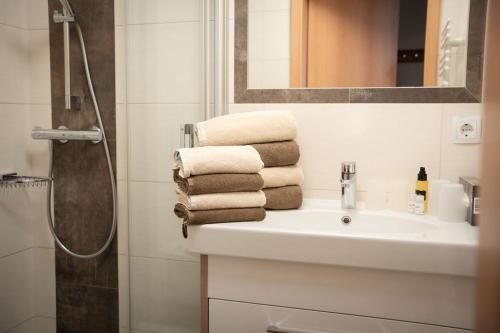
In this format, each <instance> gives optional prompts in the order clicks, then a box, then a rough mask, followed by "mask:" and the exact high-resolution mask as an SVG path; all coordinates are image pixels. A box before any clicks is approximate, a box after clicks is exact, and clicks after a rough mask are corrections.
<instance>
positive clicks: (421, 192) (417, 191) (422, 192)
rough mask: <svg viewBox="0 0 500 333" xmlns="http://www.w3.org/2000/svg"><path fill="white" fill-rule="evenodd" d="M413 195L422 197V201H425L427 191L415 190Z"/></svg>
mask: <svg viewBox="0 0 500 333" xmlns="http://www.w3.org/2000/svg"><path fill="white" fill-rule="evenodd" d="M415 194H416V195H423V196H424V200H427V191H420V190H416V191H415Z"/></svg>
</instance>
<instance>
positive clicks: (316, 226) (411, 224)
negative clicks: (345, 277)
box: [270, 210, 438, 235]
mask: <svg viewBox="0 0 500 333" xmlns="http://www.w3.org/2000/svg"><path fill="white" fill-rule="evenodd" d="M270 216H271V218H270V220H271V223H272V225H273V226H275V227H276V228H277V229H278V228H284V229H289V231H301V232H311V233H325V234H350V235H363V234H401V233H403V234H406V233H425V232H429V231H433V230H437V229H438V227H437V226H436V225H432V224H431V223H428V222H425V221H419V220H418V219H416V218H412V217H409V216H408V217H406V216H390V215H389V216H388V215H382V214H374V213H369V212H361V213H358V212H354V213H352V212H342V211H317V210H316V211H315V210H301V211H297V212H271V213H270ZM344 220H345V221H346V222H347V223H345V222H344Z"/></svg>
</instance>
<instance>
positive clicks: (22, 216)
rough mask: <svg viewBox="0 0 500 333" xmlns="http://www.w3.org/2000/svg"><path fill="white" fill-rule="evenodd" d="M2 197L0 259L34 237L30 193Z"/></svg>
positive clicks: (9, 193)
mask: <svg viewBox="0 0 500 333" xmlns="http://www.w3.org/2000/svg"><path fill="white" fill-rule="evenodd" d="M0 142H2V141H0ZM0 196H1V199H0V257H3V256H6V255H9V254H12V253H14V252H17V251H21V250H24V249H27V248H29V247H31V245H32V243H33V235H32V228H31V211H30V208H31V207H30V201H29V194H28V191H27V190H26V189H4V190H0ZM0 332H1V330H0Z"/></svg>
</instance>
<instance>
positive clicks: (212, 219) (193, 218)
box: [174, 204, 266, 224]
mask: <svg viewBox="0 0 500 333" xmlns="http://www.w3.org/2000/svg"><path fill="white" fill-rule="evenodd" d="M174 213H175V215H176V216H177V217H180V218H182V219H184V222H185V223H187V224H208V223H223V222H244V221H262V220H263V219H264V218H265V217H266V211H265V210H264V208H262V207H257V208H232V209H211V210H197V211H190V210H188V209H186V207H185V206H184V205H181V204H176V205H175V208H174Z"/></svg>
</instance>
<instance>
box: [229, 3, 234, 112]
mask: <svg viewBox="0 0 500 333" xmlns="http://www.w3.org/2000/svg"><path fill="white" fill-rule="evenodd" d="M231 2H232V3H234V0H231ZM227 25H228V30H229V31H228V33H227V35H228V36H227V39H228V49H229V50H228V54H227V59H228V65H227V71H228V75H227V85H228V92H227V100H228V103H229V104H230V105H231V104H233V103H234V19H232V20H228V24H227Z"/></svg>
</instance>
